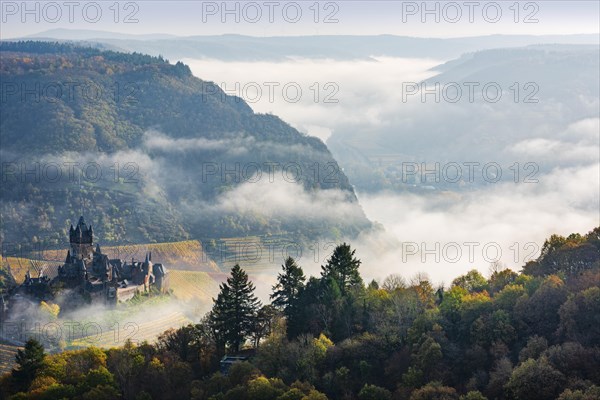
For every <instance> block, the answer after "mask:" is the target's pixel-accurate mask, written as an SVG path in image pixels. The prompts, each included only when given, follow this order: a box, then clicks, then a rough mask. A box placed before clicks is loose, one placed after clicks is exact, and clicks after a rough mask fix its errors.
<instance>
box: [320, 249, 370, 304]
mask: <svg viewBox="0 0 600 400" xmlns="http://www.w3.org/2000/svg"><path fill="white" fill-rule="evenodd" d="M355 252H356V250H352V249H351V248H350V245H349V244H346V243H342V244H340V245H338V246H337V247H336V248H335V250H333V254H332V255H331V258H330V259H329V260H327V265H325V266H323V267H321V268H322V272H321V277H323V279H331V280H333V281H335V282H336V283H337V286H338V287H339V289H340V291H341V293H342V295H345V294H346V293H347V292H348V290H349V289H350V288H352V287H356V286H362V284H363V281H362V278H361V277H360V273H359V272H358V268H359V267H360V263H361V262H360V260H359V259H357V258H355V257H354V253H355Z"/></svg>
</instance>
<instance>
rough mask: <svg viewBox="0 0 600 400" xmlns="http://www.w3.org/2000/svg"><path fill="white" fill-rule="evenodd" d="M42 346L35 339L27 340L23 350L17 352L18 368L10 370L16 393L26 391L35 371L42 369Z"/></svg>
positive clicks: (44, 355) (43, 356)
mask: <svg viewBox="0 0 600 400" xmlns="http://www.w3.org/2000/svg"><path fill="white" fill-rule="evenodd" d="M45 357H46V354H45V353H44V346H42V344H41V343H40V342H38V341H37V340H35V339H29V340H28V341H27V343H25V348H24V349H23V350H19V351H18V352H17V355H16V356H15V360H16V362H17V365H18V368H17V369H13V370H12V378H13V383H14V385H15V388H16V389H17V391H27V389H29V385H31V382H32V381H33V379H34V378H35V375H36V373H37V371H38V370H39V369H40V368H42V365H43V362H44V358H45Z"/></svg>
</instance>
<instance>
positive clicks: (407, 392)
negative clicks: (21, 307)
mask: <svg viewBox="0 0 600 400" xmlns="http://www.w3.org/2000/svg"><path fill="white" fill-rule="evenodd" d="M359 257H360V254H359V251H357V250H354V249H352V248H351V246H350V245H348V244H346V243H344V244H341V245H339V246H337V247H336V249H335V250H334V252H333V254H332V255H331V257H330V258H329V260H328V261H327V263H326V264H325V265H324V266H323V267H322V271H321V274H320V276H318V277H306V276H305V275H304V272H303V270H302V268H301V266H299V265H298V264H297V263H296V261H295V260H294V259H292V258H288V259H287V260H286V261H285V264H284V265H283V266H282V270H281V273H280V274H279V276H278V279H277V284H276V285H275V286H274V287H273V288H272V294H271V300H272V302H271V304H269V305H262V304H260V302H259V301H258V300H257V298H256V297H255V295H254V284H253V283H252V282H250V281H249V280H248V275H247V274H246V272H245V271H244V270H243V269H242V268H241V267H240V266H238V265H236V266H234V267H233V268H232V270H231V276H230V277H229V278H228V279H227V282H225V283H223V284H221V286H220V292H219V295H218V296H217V298H216V299H215V301H214V306H213V308H212V311H211V312H210V313H208V314H207V315H206V317H205V318H204V319H203V320H202V321H200V322H199V323H197V324H193V325H189V326H186V327H183V328H180V329H177V330H169V331H167V332H165V333H164V334H163V335H161V337H160V338H159V339H158V341H157V343H156V344H148V343H140V344H137V345H136V344H134V343H129V344H127V345H125V346H124V347H120V348H113V349H109V350H101V349H98V348H93V347H92V348H88V349H85V350H79V351H69V352H63V353H60V354H54V355H47V354H45V353H44V349H43V348H42V347H40V345H39V343H37V342H36V341H34V340H32V341H30V342H28V343H27V346H25V349H24V350H21V351H20V352H19V355H18V356H17V368H16V369H14V370H13V371H12V373H11V374H6V375H4V377H3V378H2V380H1V384H2V390H3V393H2V394H3V395H5V396H10V395H12V397H9V398H12V399H58V398H82V399H178V400H179V399H206V400H225V399H227V400H244V399H246V400H258V399H260V400H326V399H358V400H390V399H410V400H425V399H430V400H434V399H439V400H442V399H443V400H484V399H510V400H547V399H560V400H582V399H585V400H593V399H598V398H600V369H599V368H598V366H599V365H600V227H597V228H595V229H594V230H593V231H591V232H589V233H588V234H586V235H580V234H572V235H570V236H568V237H561V236H557V235H554V236H552V237H551V238H549V239H548V240H547V241H546V242H545V243H544V246H543V250H542V253H541V255H540V257H539V259H537V260H536V261H533V262H530V263H528V264H527V265H525V266H524V267H523V270H522V271H521V272H519V273H517V272H514V271H511V270H509V269H503V268H501V267H499V266H498V265H495V266H494V267H493V268H491V271H490V276H489V278H485V277H484V276H482V274H481V273H479V272H478V271H477V270H473V271H471V272H469V273H467V274H465V275H462V276H459V277H457V278H456V279H454V280H453V282H452V283H451V285H450V286H449V287H434V285H433V284H432V282H431V281H430V280H429V279H428V278H427V276H426V275H425V274H419V275H417V276H415V277H413V278H412V279H410V280H406V279H405V278H404V277H402V276H401V275H397V274H394V275H390V276H389V277H388V278H386V279H385V280H384V281H383V282H375V281H373V282H370V283H365V282H363V279H362V277H361V274H360V269H361V267H363V266H362V265H361V264H362V263H361V261H360V259H359ZM260 284H261V283H260V282H257V285H260ZM224 354H229V355H237V356H242V357H244V358H245V359H246V360H247V361H243V362H235V363H233V365H231V366H230V368H228V366H227V365H219V360H221V358H222V356H223V355H224ZM72 365H77V368H70V367H69V366H72ZM220 369H221V371H219V370H220Z"/></svg>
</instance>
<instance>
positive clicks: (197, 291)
mask: <svg viewBox="0 0 600 400" xmlns="http://www.w3.org/2000/svg"><path fill="white" fill-rule="evenodd" d="M169 286H170V288H171V289H172V290H173V295H174V296H175V297H176V298H177V299H180V300H183V301H200V302H211V301H212V298H213V297H216V295H217V293H218V291H219V283H218V282H217V281H216V280H215V279H214V277H213V275H212V274H211V275H209V274H207V273H206V272H196V271H178V270H171V271H169Z"/></svg>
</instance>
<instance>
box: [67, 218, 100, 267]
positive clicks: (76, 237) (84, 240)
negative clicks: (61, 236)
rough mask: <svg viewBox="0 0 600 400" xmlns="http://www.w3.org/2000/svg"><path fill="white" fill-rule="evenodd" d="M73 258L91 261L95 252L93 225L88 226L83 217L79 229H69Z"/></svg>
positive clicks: (78, 224) (80, 219) (78, 225)
mask: <svg viewBox="0 0 600 400" xmlns="http://www.w3.org/2000/svg"><path fill="white" fill-rule="evenodd" d="M69 241H70V243H71V257H72V258H73V259H76V260H77V259H79V260H91V259H92V254H93V252H94V231H93V229H92V225H90V226H89V227H88V226H87V225H86V223H85V220H84V219H83V217H80V218H79V222H78V223H77V227H75V228H73V225H71V229H69Z"/></svg>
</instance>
